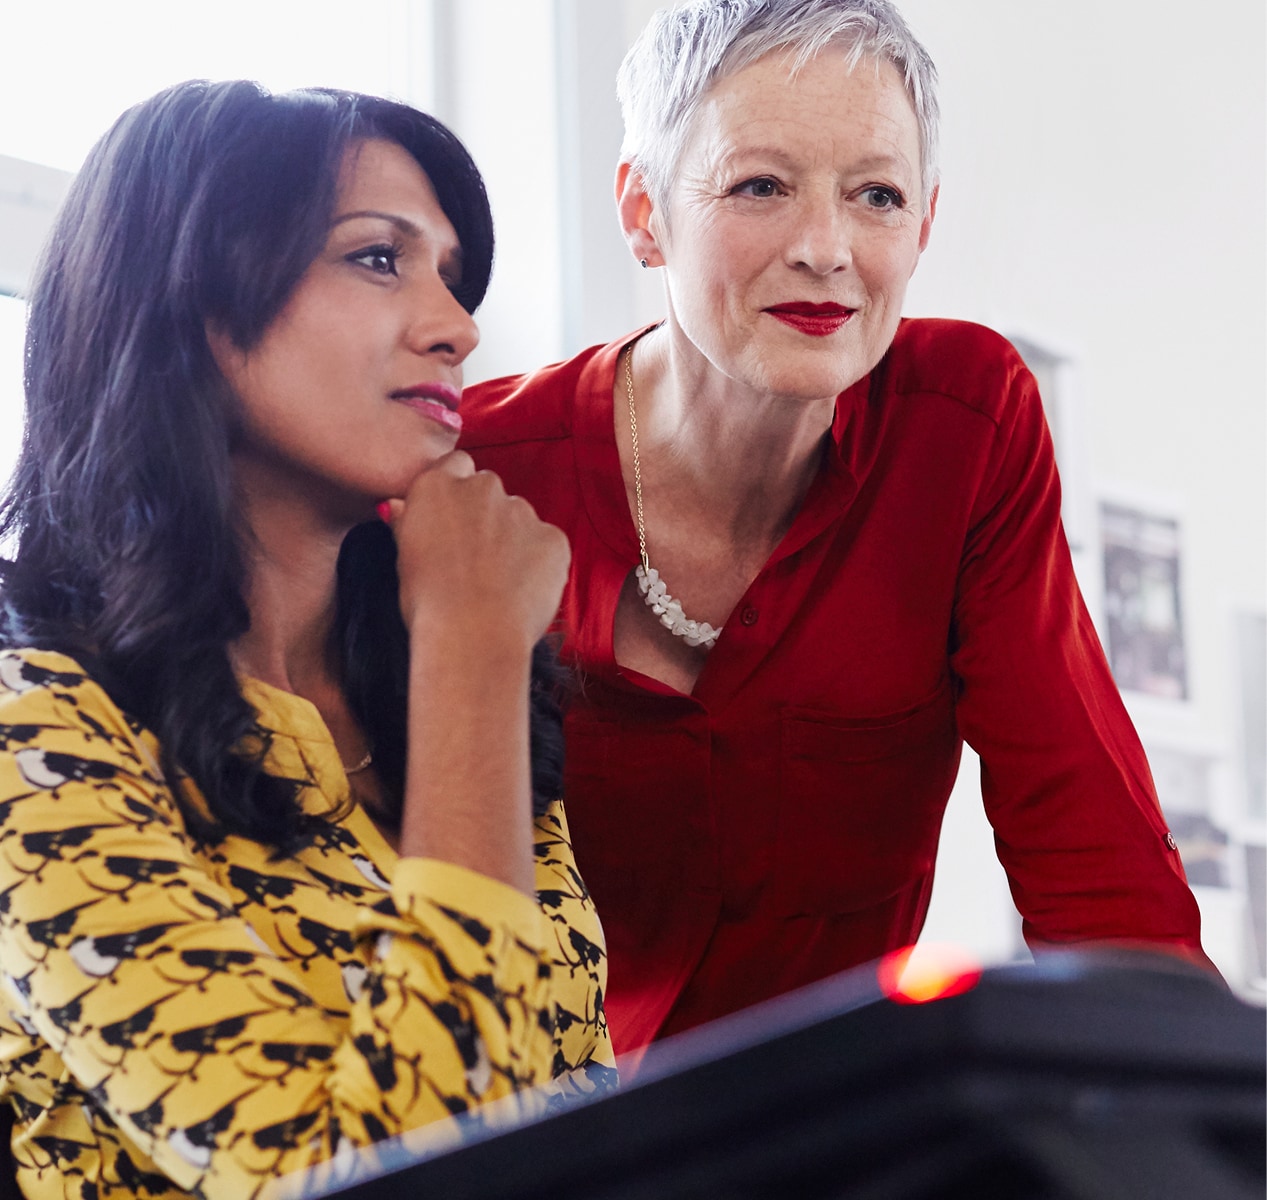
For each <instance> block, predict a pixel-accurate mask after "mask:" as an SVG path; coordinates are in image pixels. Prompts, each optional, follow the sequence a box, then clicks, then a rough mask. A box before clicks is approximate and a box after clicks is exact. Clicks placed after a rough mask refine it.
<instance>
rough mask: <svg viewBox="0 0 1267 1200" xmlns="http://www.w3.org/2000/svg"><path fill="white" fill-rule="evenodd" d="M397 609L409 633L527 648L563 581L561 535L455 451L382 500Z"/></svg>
mask: <svg viewBox="0 0 1267 1200" xmlns="http://www.w3.org/2000/svg"><path fill="white" fill-rule="evenodd" d="M388 508H389V515H388V522H389V524H390V525H391V528H392V533H393V535H394V536H395V538H396V547H397V555H398V557H397V572H398V574H399V576H400V608H401V614H402V616H403V617H404V621H405V625H406V627H407V628H408V629H409V631H410V634H411V635H415V634H416V635H417V636H419V637H423V638H427V639H431V638H434V637H437V636H447V637H459V638H469V639H474V642H473V643H472V644H478V643H484V644H487V645H489V647H490V649H492V648H495V647H496V648H511V647H518V646H523V647H524V648H530V647H531V646H532V644H533V643H534V642H535V641H537V639H538V638H540V637H541V636H542V634H544V633H545V632H546V630H547V629H548V628H549V626H550V624H551V622H552V621H553V619H554V616H555V613H556V612H557V611H558V607H559V601H560V598H561V597H562V594H563V587H564V584H565V583H566V582H567V573H568V564H569V562H570V561H571V550H570V548H569V546H568V541H567V537H566V536H565V535H564V534H563V532H562V531H561V530H559V529H557V528H555V526H553V525H547V524H546V523H545V522H544V521H542V520H540V518H538V516H537V514H536V512H535V511H534V510H533V508H532V505H530V504H529V503H528V502H527V501H526V500H523V499H521V498H520V497H518V496H508V495H507V494H506V491H505V489H504V488H503V487H502V483H501V480H500V479H499V478H498V477H497V476H496V475H495V474H493V473H492V472H491V471H477V470H476V469H475V464H474V463H473V462H472V460H471V456H470V455H469V454H467V453H465V451H462V450H455V451H453V452H452V453H450V454H446V455H444V457H443V458H440V459H438V460H437V461H436V462H435V463H434V464H433V465H432V466H431V467H429V468H428V469H427V470H426V471H424V472H423V473H422V474H421V475H419V476H418V477H417V479H415V480H414V482H413V483H412V484H411V485H410V488H409V491H408V492H407V493H406V495H405V498H404V499H403V500H392V501H389V506H388Z"/></svg>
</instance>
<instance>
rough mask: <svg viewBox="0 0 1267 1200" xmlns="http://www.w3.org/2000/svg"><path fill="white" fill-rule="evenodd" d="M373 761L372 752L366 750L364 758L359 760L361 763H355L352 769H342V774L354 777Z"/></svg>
mask: <svg viewBox="0 0 1267 1200" xmlns="http://www.w3.org/2000/svg"><path fill="white" fill-rule="evenodd" d="M373 761H374V751H373V750H366V752H365V757H364V758H363V759H361V761H360V762H359V763H357V764H356V766H354V767H344V768H343V773H344V775H356V774H358V773H359V772H361V771H364V770H365V769H366V767H368V766H369V765H370V763H372V762H373Z"/></svg>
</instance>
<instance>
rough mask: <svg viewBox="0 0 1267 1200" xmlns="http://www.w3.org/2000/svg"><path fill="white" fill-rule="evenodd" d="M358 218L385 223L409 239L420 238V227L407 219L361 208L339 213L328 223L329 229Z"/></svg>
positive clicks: (393, 214) (394, 214)
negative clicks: (373, 219)
mask: <svg viewBox="0 0 1267 1200" xmlns="http://www.w3.org/2000/svg"><path fill="white" fill-rule="evenodd" d="M359 217H373V218H375V219H377V220H380V221H386V222H388V224H390V225H395V226H396V228H397V229H399V230H400V231H401V233H404V234H407V235H408V236H410V237H421V236H422V229H421V227H420V226H418V225H415V224H414V222H413V221H411V220H409V218H408V217H402V216H398V215H397V214H396V213H389V212H379V211H378V210H377V209H373V208H363V209H357V210H356V212H346V213H340V214H339V215H338V216H337V217H335V218H334V220H333V221H331V222H330V227H331V228H332V229H333V228H334V226H336V225H342V224H343V223H344V222H345V221H355V220H357V219H358V218H359Z"/></svg>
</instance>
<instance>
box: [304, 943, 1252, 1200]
mask: <svg viewBox="0 0 1267 1200" xmlns="http://www.w3.org/2000/svg"><path fill="white" fill-rule="evenodd" d="M1265 1030H1267V1026H1265V1024H1264V1012H1263V1010H1262V1009H1259V1008H1255V1007H1252V1006H1250V1005H1247V1004H1244V1003H1242V1002H1241V1001H1239V1000H1237V999H1236V998H1235V997H1234V996H1233V995H1232V994H1231V993H1230V992H1228V991H1227V990H1226V989H1225V988H1224V987H1223V986H1222V985H1221V984H1220V983H1219V981H1218V980H1217V979H1214V978H1212V977H1211V976H1209V975H1207V974H1206V973H1205V972H1202V971H1200V970H1198V969H1195V968H1190V967H1188V966H1187V965H1185V964H1184V963H1182V962H1181V961H1179V960H1176V959H1172V958H1170V957H1167V956H1163V955H1155V954H1151V953H1143V952H1135V951H1127V950H1121V951H1118V950H1094V951H1087V950H1082V951H1068V952H1065V951H1060V952H1052V953H1048V954H1046V955H1044V956H1042V957H1041V958H1040V960H1039V961H1038V963H1037V965H1034V966H1029V965H1026V966H1019V965H1018V966H1006V967H995V968H990V969H986V970H984V971H983V970H982V969H981V968H980V966H979V965H976V964H974V963H973V962H972V961H971V960H970V959H968V958H967V957H966V956H964V955H963V954H962V953H957V954H956V953H954V952H946V951H944V950H934V951H928V950H925V949H924V948H922V947H920V948H916V950H915V951H911V950H904V951H900V952H898V953H896V954H894V955H889V956H888V957H887V958H885V959H881V960H880V961H879V962H878V963H875V964H872V965H870V966H867V967H860V968H858V969H856V970H854V971H849V972H846V973H844V974H842V975H839V976H836V977H835V978H833V979H829V980H825V981H823V982H822V983H820V984H815V985H812V986H811V987H808V988H804V989H802V990H801V991H799V992H795V993H793V994H791V995H788V996H785V997H782V998H780V999H778V1000H774V1001H771V1002H769V1003H767V1004H764V1005H760V1006H758V1007H756V1008H752V1009H749V1010H747V1011H746V1012H742V1013H738V1014H735V1015H734V1016H732V1017H728V1018H726V1019H724V1020H721V1021H717V1022H714V1023H713V1024H712V1025H709V1026H705V1027H703V1028H701V1029H698V1030H694V1031H691V1032H689V1033H686V1034H683V1035H681V1036H679V1037H677V1038H674V1039H671V1040H669V1041H666V1042H663V1043H661V1044H659V1045H657V1046H654V1047H652V1049H651V1051H650V1052H649V1053H648V1054H647V1056H646V1058H645V1060H644V1062H643V1065H642V1067H641V1069H640V1071H639V1073H638V1076H637V1079H636V1080H635V1081H634V1082H633V1083H631V1084H629V1085H626V1086H624V1087H622V1089H621V1090H620V1091H619V1092H617V1093H616V1094H615V1095H612V1096H610V1097H608V1098H606V1099H602V1100H599V1101H594V1102H588V1103H585V1102H581V1103H578V1104H576V1105H575V1106H573V1107H571V1108H570V1109H569V1110H568V1111H565V1112H562V1113H560V1114H559V1115H557V1116H555V1117H552V1118H547V1119H545V1120H542V1121H537V1122H535V1123H533V1124H527V1125H524V1126H522V1127H519V1128H515V1129H511V1130H510V1131H508V1132H503V1133H501V1134H499V1135H496V1136H492V1135H488V1134H485V1133H484V1132H482V1131H480V1130H477V1129H472V1130H471V1131H470V1137H471V1138H472V1140H471V1141H470V1143H469V1144H467V1145H465V1146H463V1147H461V1148H459V1149H456V1150H451V1151H449V1152H447V1153H443V1154H439V1155H436V1156H434V1157H430V1158H429V1159H426V1160H422V1161H414V1162H408V1161H407V1158H408V1156H407V1154H406V1152H405V1151H404V1150H403V1149H399V1152H398V1155H397V1161H396V1162H393V1161H392V1160H393V1155H392V1153H391V1152H389V1153H387V1154H380V1159H379V1164H378V1167H377V1170H378V1171H379V1172H380V1173H379V1174H378V1175H377V1176H376V1177H375V1178H372V1179H367V1180H363V1181H362V1182H360V1183H359V1184H356V1185H354V1186H345V1187H343V1188H342V1189H335V1190H328V1191H320V1190H315V1191H314V1190H309V1191H308V1192H307V1194H308V1195H310V1196H318V1195H322V1196H338V1197H340V1200H388V1198H389V1197H397V1196H402V1195H406V1194H408V1195H434V1196H445V1197H448V1198H449V1200H456V1198H457V1197H461V1198H462V1200H477V1198H482V1197H488V1198H489V1200H492V1198H493V1197H497V1198H498V1200H530V1198H531V1200H536V1198H541V1200H545V1198H546V1197H550V1198H556V1197H559V1196H567V1197H569V1198H572V1197H587V1198H593V1200H653V1198H654V1200H688V1198H689V1200H699V1198H702V1197H724V1198H725V1200H732V1198H735V1200H737V1198H741V1197H742V1198H755V1197H793V1196H794V1197H797V1198H798V1200H814V1198H823V1200H826V1198H828V1197H834V1198H840V1200H968V1198H972V1200H1100V1198H1105V1200H1107V1198H1109V1197H1112V1198H1113V1200H1180V1198H1183V1200H1241V1198H1242V1197H1244V1198H1245V1200H1251V1198H1252V1200H1260V1198H1261V1197H1262V1195H1263V1194H1264V1174H1265V1172H1264V1156H1265V1133H1264V1130H1265V1121H1267V1118H1265V1112H1264V1086H1265V1073H1264V1041H1265Z"/></svg>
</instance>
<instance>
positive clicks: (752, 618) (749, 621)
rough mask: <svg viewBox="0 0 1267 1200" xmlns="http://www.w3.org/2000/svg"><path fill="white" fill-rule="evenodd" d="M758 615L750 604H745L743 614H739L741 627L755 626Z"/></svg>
mask: <svg viewBox="0 0 1267 1200" xmlns="http://www.w3.org/2000/svg"><path fill="white" fill-rule="evenodd" d="M760 615H761V614H760V613H758V612H757V610H756V609H755V608H754V607H753V606H752V605H751V604H745V605H744V609H743V612H741V613H740V614H739V623H740V624H741V625H755V624H756V623H757V618H758V617H759V616H760Z"/></svg>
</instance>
